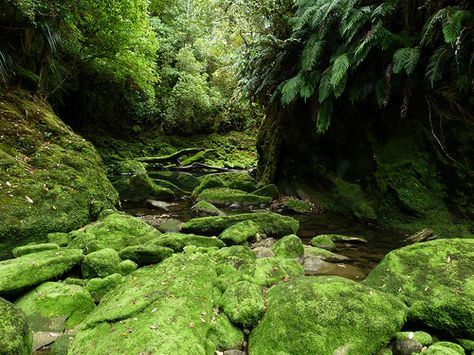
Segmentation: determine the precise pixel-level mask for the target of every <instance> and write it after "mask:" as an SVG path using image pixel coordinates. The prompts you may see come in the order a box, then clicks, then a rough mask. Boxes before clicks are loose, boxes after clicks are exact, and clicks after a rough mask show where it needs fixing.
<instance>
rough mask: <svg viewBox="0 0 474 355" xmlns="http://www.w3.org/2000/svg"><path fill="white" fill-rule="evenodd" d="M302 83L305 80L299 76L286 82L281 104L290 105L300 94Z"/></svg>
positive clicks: (282, 91) (282, 90)
mask: <svg viewBox="0 0 474 355" xmlns="http://www.w3.org/2000/svg"><path fill="white" fill-rule="evenodd" d="M302 83H303V80H302V78H301V76H299V75H297V76H295V77H293V78H291V79H289V80H287V81H286V83H285V84H284V85H283V87H282V89H281V102H282V104H283V105H289V104H290V103H291V102H293V100H294V99H295V98H296V96H297V95H298V93H299V90H300V87H301V85H302Z"/></svg>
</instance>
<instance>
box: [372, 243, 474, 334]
mask: <svg viewBox="0 0 474 355" xmlns="http://www.w3.org/2000/svg"><path fill="white" fill-rule="evenodd" d="M473 265H474V240H473V239H439V240H434V241H430V242H425V243H417V244H413V245H410V246H407V247H404V248H401V249H398V250H394V251H392V252H390V253H389V254H388V255H387V256H385V258H384V259H383V260H382V262H381V263H380V264H379V265H378V266H377V267H376V268H375V269H374V270H372V272H371V273H370V274H369V276H368V277H367V279H366V281H365V283H366V284H367V285H369V286H372V287H375V288H378V289H381V290H383V291H385V292H390V293H392V294H394V295H396V296H397V297H399V298H400V299H402V300H403V301H405V302H406V303H407V304H408V306H409V307H410V313H409V317H410V318H411V319H413V320H416V321H419V322H423V323H425V324H426V325H428V326H430V327H432V328H435V329H438V330H443V331H446V332H448V333H450V334H451V335H452V336H454V337H459V338H463V337H465V338H468V339H469V338H470V339H473V338H474V303H473V302H472V300H473V299H474V272H473V270H474V269H473Z"/></svg>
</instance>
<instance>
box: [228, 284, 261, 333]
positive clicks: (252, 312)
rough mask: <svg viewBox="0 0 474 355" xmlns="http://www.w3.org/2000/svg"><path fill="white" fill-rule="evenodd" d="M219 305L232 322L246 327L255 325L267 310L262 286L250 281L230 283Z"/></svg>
mask: <svg viewBox="0 0 474 355" xmlns="http://www.w3.org/2000/svg"><path fill="white" fill-rule="evenodd" d="M219 305H220V307H221V308H222V310H223V311H224V312H225V314H227V316H228V317H229V319H230V320H231V321H232V323H234V324H237V325H239V326H242V327H244V328H252V327H253V326H255V325H256V324H257V323H258V321H259V320H260V319H261V317H262V316H263V313H264V312H265V304H264V300H263V294H262V288H261V287H260V286H259V285H257V284H255V283H252V282H248V281H240V282H236V283H234V284H232V285H230V286H229V287H228V288H227V289H226V291H225V292H224V294H223V295H222V298H221V300H220V302H219Z"/></svg>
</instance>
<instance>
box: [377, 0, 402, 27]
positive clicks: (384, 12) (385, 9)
mask: <svg viewBox="0 0 474 355" xmlns="http://www.w3.org/2000/svg"><path fill="white" fill-rule="evenodd" d="M398 5H399V2H398V1H396V0H391V1H386V2H384V3H382V4H380V5H379V6H377V7H376V8H375V9H374V11H373V12H372V22H376V21H381V20H383V19H384V18H385V17H387V16H390V15H391V14H392V13H393V12H395V10H397V8H398Z"/></svg>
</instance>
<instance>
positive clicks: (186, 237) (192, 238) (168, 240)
mask: <svg viewBox="0 0 474 355" xmlns="http://www.w3.org/2000/svg"><path fill="white" fill-rule="evenodd" d="M150 244H154V245H160V246H163V247H168V248H171V249H173V250H174V251H176V252H180V251H183V249H184V247H186V246H189V245H194V246H197V247H204V248H222V247H224V246H225V244H224V242H223V241H222V240H220V239H218V238H216V237H206V236H201V235H194V234H183V233H164V234H162V235H160V236H158V237H156V238H155V239H153V240H151V241H150Z"/></svg>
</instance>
